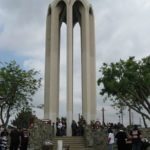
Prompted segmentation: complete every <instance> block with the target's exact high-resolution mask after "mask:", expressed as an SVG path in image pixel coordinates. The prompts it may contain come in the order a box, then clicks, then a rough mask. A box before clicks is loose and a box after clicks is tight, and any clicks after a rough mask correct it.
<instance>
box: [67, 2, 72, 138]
mask: <svg viewBox="0 0 150 150" xmlns="http://www.w3.org/2000/svg"><path fill="white" fill-rule="evenodd" d="M72 120H73V18H72V3H71V2H68V5H67V135H68V136H71V123H72Z"/></svg>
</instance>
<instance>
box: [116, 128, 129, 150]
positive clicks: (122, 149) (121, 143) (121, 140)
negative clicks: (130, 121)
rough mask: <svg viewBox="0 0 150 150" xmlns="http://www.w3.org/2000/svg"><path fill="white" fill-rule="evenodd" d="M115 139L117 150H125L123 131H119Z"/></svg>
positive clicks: (125, 137)
mask: <svg viewBox="0 0 150 150" xmlns="http://www.w3.org/2000/svg"><path fill="white" fill-rule="evenodd" d="M115 138H116V139H117V146H118V150H127V148H126V140H127V134H126V132H125V131H123V129H120V130H119V131H118V133H117V134H116V136H115Z"/></svg>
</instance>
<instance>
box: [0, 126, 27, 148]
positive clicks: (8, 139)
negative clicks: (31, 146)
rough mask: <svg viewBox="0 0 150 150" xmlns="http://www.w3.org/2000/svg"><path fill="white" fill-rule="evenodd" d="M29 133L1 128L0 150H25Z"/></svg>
mask: <svg viewBox="0 0 150 150" xmlns="http://www.w3.org/2000/svg"><path fill="white" fill-rule="evenodd" d="M28 141H29V132H28V130H27V129H25V128H24V129H17V128H16V127H13V128H11V129H6V128H1V131H0V150H7V149H8V148H9V149H10V150H18V149H20V150H27V146H28Z"/></svg>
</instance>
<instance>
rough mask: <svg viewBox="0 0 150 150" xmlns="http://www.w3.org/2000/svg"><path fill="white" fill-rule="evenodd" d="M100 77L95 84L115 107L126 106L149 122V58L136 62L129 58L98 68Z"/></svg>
mask: <svg viewBox="0 0 150 150" xmlns="http://www.w3.org/2000/svg"><path fill="white" fill-rule="evenodd" d="M100 72H101V73H102V77H101V78H99V79H98V81H97V83H98V85H99V86H100V85H101V84H102V85H103V86H102V89H101V91H100V94H101V95H105V96H106V98H109V99H111V100H112V101H113V104H114V105H115V106H117V107H119V106H128V107H129V108H131V109H132V110H134V111H136V112H137V113H139V114H141V115H142V117H144V118H146V119H148V120H150V56H148V57H146V58H143V59H142V60H140V61H136V60H135V58H134V57H130V58H129V59H127V60H126V61H124V60H120V61H119V62H116V63H111V64H106V63H104V64H103V66H102V67H101V68H100Z"/></svg>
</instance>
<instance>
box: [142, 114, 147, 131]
mask: <svg viewBox="0 0 150 150" xmlns="http://www.w3.org/2000/svg"><path fill="white" fill-rule="evenodd" d="M142 119H143V123H144V126H145V128H147V123H146V119H145V117H144V116H143V115H142Z"/></svg>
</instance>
